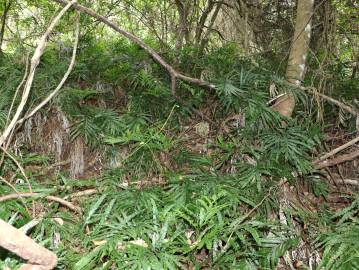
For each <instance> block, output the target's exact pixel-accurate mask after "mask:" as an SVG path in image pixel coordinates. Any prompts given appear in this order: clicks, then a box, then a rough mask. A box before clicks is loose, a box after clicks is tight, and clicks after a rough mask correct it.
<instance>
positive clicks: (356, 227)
mask: <svg viewBox="0 0 359 270" xmlns="http://www.w3.org/2000/svg"><path fill="white" fill-rule="evenodd" d="M358 214H359V200H358V198H355V199H354V201H353V202H352V204H351V205H350V206H348V207H346V208H344V209H342V210H340V211H339V212H338V213H335V214H333V215H331V217H330V219H329V220H328V224H327V225H326V226H325V227H324V228H321V233H320V235H319V236H318V238H317V245H318V246H319V247H321V248H323V250H324V251H323V255H322V261H321V264H320V265H319V267H318V268H321V267H323V268H325V269H357V268H358V267H359V244H358V241H356V239H357V236H358V234H359V219H358Z"/></svg>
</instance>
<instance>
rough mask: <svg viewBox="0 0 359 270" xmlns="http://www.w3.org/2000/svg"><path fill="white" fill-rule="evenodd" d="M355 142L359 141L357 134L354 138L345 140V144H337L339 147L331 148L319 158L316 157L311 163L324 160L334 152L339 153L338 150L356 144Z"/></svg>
mask: <svg viewBox="0 0 359 270" xmlns="http://www.w3.org/2000/svg"><path fill="white" fill-rule="evenodd" d="M357 142H359V136H358V137H356V138H354V139H353V140H351V141H349V142H347V143H346V144H343V145H341V146H339V147H337V148H335V149H333V150H332V151H330V152H329V153H327V154H325V155H323V156H321V157H320V158H318V159H317V160H316V161H314V162H313V163H314V164H318V163H320V162H321V161H323V160H326V159H328V158H330V157H331V156H334V155H335V154H336V153H339V152H340V151H342V150H344V149H346V148H348V147H349V146H352V145H354V144H356V143H357Z"/></svg>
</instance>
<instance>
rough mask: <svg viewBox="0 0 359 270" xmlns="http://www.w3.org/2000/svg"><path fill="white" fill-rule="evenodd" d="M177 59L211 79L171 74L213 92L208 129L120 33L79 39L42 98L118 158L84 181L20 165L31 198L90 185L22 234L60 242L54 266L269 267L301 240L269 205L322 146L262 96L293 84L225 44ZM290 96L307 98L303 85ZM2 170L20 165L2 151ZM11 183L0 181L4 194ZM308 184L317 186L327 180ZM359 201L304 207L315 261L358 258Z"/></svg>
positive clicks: (77, 131) (3, 107)
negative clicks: (63, 81)
mask: <svg viewBox="0 0 359 270" xmlns="http://www.w3.org/2000/svg"><path fill="white" fill-rule="evenodd" d="M8 57H9V59H3V60H2V61H3V62H4V64H2V66H1V77H2V79H5V78H6V80H5V81H4V83H3V84H1V91H0V128H2V127H4V125H5V123H6V118H7V111H8V109H9V107H10V104H11V101H12V97H13V95H14V93H15V88H16V85H17V84H18V82H19V81H20V80H21V76H22V68H21V67H20V66H12V65H10V63H13V59H12V58H11V57H16V56H8ZM60 58H61V55H60V54H59V53H58V52H56V51H54V52H52V54H51V52H49V53H48V54H47V55H45V58H44V60H42V63H41V65H40V66H39V70H38V72H37V82H38V83H35V84H34V88H33V94H32V96H31V102H30V105H29V107H32V106H34V104H36V103H37V102H38V101H39V100H40V99H41V98H43V97H44V96H45V95H46V93H48V91H47V89H52V88H53V86H54V85H55V84H56V82H57V81H58V79H59V74H62V73H63V71H64V69H65V68H66V63H65V62H66V61H65V62H62V64H61V65H58V67H57V68H56V69H53V68H51V69H50V68H48V66H47V65H48V64H51V63H53V62H54V61H55V62H56V61H57V60H59V59H60ZM61 59H62V58H61ZM223 59H227V61H222V60H223ZM169 60H170V59H169ZM181 61H182V62H181V63H182V64H183V65H184V66H186V65H191V66H193V67H194V69H195V70H196V72H197V71H198V70H199V71H200V72H202V74H204V75H203V76H205V77H206V79H207V80H209V81H211V82H213V83H215V84H216V86H217V87H216V92H212V93H209V92H208V91H206V90H204V89H202V88H199V87H195V86H192V85H188V84H185V83H179V89H178V93H179V94H180V95H181V96H182V97H183V98H184V99H185V100H186V102H188V106H189V107H194V108H201V106H202V105H203V103H205V102H206V101H208V100H210V101H211V102H213V104H214V107H216V106H218V107H220V108H221V109H217V110H216V109H214V110H211V111H207V113H211V114H212V115H211V117H212V118H213V119H215V121H217V122H218V123H223V125H225V127H224V126H223V125H222V128H221V129H220V130H219V131H218V132H217V133H215V132H213V131H212V130H209V131H208V132H205V133H204V134H198V132H195V131H194V130H195V128H194V127H193V126H195V124H194V122H196V123H198V122H200V123H202V122H203V121H200V120H198V121H194V119H195V118H196V116H195V115H192V116H191V117H189V116H190V114H191V110H189V109H188V107H187V108H186V107H184V106H179V105H178V104H177V103H176V101H175V100H174V99H173V97H172V96H171V95H170V91H169V78H168V76H167V75H166V73H165V72H164V71H163V70H161V69H160V68H159V67H158V65H156V64H154V63H153V61H152V60H151V59H149V58H148V57H147V56H146V54H144V53H143V52H142V51H141V50H139V48H138V47H137V46H134V45H130V44H127V43H126V42H124V41H122V40H119V41H116V42H114V43H113V44H110V45H106V46H105V44H104V43H101V42H96V43H93V44H91V43H90V45H89V46H88V47H86V48H85V49H83V50H82V51H81V52H80V55H79V58H78V63H77V64H76V68H75V70H74V72H73V74H72V75H71V78H70V80H69V82H68V84H67V86H66V87H65V88H64V89H62V91H61V93H60V95H59V96H58V97H56V99H54V100H53V101H52V104H51V105H52V106H57V107H59V108H61V110H62V111H63V112H64V113H65V114H66V116H67V117H68V118H69V119H70V121H71V123H72V124H71V127H70V128H71V132H70V135H71V140H75V139H76V138H79V137H80V138H83V139H84V141H85V143H86V145H87V146H88V147H90V148H91V149H92V150H98V149H101V150H104V151H105V153H106V154H107V157H108V159H109V160H110V159H111V160H112V159H116V158H119V159H120V162H116V164H117V165H116V166H113V164H112V165H111V162H108V163H107V164H106V170H105V171H104V172H103V173H102V174H101V175H99V176H98V177H96V178H90V179H82V180H79V179H71V178H70V177H69V176H68V175H67V174H66V172H60V173H59V174H58V175H56V176H54V179H47V180H45V181H42V182H39V181H38V180H37V179H36V176H34V175H31V172H30V171H28V172H27V173H28V174H29V178H30V182H31V185H32V188H33V191H34V192H38V193H39V194H41V195H39V196H40V197H41V196H45V195H47V194H56V195H57V196H60V197H63V196H65V195H68V194H71V193H73V192H76V191H78V190H85V189H87V188H96V189H97V191H98V193H97V194H96V195H92V196H91V197H84V198H79V199H78V201H77V203H78V204H79V205H80V206H81V207H83V209H84V213H83V215H81V216H79V215H74V214H72V213H71V212H69V211H67V210H64V209H63V208H62V207H60V206H59V205H57V204H55V203H52V204H51V205H48V206H47V207H46V211H43V213H44V214H43V216H42V217H41V220H40V223H39V224H38V225H37V226H36V227H35V228H33V230H32V231H31V236H32V238H34V239H35V240H36V241H37V242H39V243H41V244H43V245H44V246H46V247H48V248H50V249H51V250H54V251H55V252H56V254H57V255H58V257H59V264H58V269H79V270H80V269H156V270H157V269H204V268H207V269H208V268H211V269H275V268H276V266H277V265H278V262H279V261H280V259H281V258H282V256H283V255H284V254H285V252H286V251H288V250H291V249H294V248H296V247H297V246H298V244H299V239H300V235H298V234H297V232H296V231H295V230H294V229H293V227H292V226H290V223H289V222H288V225H286V224H283V223H281V222H279V220H278V219H277V218H273V213H277V212H278V208H279V206H278V205H279V199H280V196H281V195H280V190H281V183H282V182H281V180H283V179H287V180H288V181H289V183H293V182H294V181H295V177H296V178H298V177H299V178H300V179H301V180H302V181H306V184H308V185H310V186H313V189H316V190H318V183H316V182H315V181H312V180H311V179H314V178H313V177H312V176H313V173H314V171H313V168H312V165H311V156H312V152H313V150H315V148H316V147H319V144H320V141H321V138H322V131H321V127H320V126H319V125H317V124H313V121H310V119H305V118H303V117H301V116H300V115H298V117H296V118H294V119H291V120H290V119H285V118H282V117H280V116H279V114H277V113H274V112H273V111H272V110H271V109H270V108H269V107H268V106H267V105H266V101H267V100H269V99H270V98H271V97H270V95H269V91H268V90H269V87H270V85H271V84H276V86H277V90H278V91H291V89H287V87H286V86H285V85H284V84H283V83H282V80H281V79H280V78H277V77H275V76H273V75H272V74H271V73H270V72H264V71H263V69H260V68H259V67H257V66H254V65H251V64H250V63H248V62H246V61H244V60H242V59H240V58H238V57H236V56H235V55H234V50H233V48H232V47H231V46H229V47H228V48H222V49H220V50H216V51H213V52H211V53H209V55H208V56H207V57H203V58H202V59H199V60H198V62H196V60H194V59H182V60H181ZM53 66H54V65H53V64H51V67H53ZM43 82H46V84H43ZM84 82H85V83H84ZM116 85H121V87H122V88H123V89H125V90H124V91H125V93H126V96H127V97H126V99H127V100H126V105H125V108H119V107H118V106H116V103H115V96H114V94H113V87H114V86H116ZM296 98H297V99H298V101H303V100H304V98H305V95H304V94H303V93H299V95H298V94H297V96H296ZM18 101H19V100H18V99H16V100H15V104H17V102H18ZM299 106H301V108H302V109H303V110H304V109H305V106H302V105H299ZM41 113H42V114H44V115H46V114H48V110H46V109H45V110H43V111H42V112H41ZM308 117H310V116H309V115H308ZM226 119H230V120H229V121H227V120H226ZM283 123H285V125H284V124H283ZM188 134H189V135H188ZM193 145H195V146H196V147H197V148H196V149H195V150H194V148H193V147H192V146H193ZM198 146H199V148H198ZM22 151H23V152H24V154H23V156H22V157H21V156H19V157H18V161H19V162H21V163H22V164H23V165H24V166H26V165H27V164H33V163H35V164H41V165H42V166H45V165H47V164H48V163H49V162H50V161H51V158H50V157H43V156H41V155H40V153H39V154H38V155H36V154H35V155H34V154H31V155H30V153H29V152H27V150H25V149H22ZM123 153H124V154H123ZM119 156H120V157H119ZM11 171H16V166H15V165H14V164H13V163H12V161H11V160H5V162H4V164H3V166H2V167H1V168H0V173H1V174H2V175H7V174H9V172H11ZM16 179H18V180H16V181H17V182H16V188H17V191H18V192H26V191H27V188H28V187H27V185H26V183H25V182H24V181H23V180H22V176H21V174H20V173H17V174H16ZM10 192H13V191H12V190H11V189H10V188H9V187H8V186H6V185H0V193H10ZM316 195H318V196H321V195H325V188H322V189H321V190H319V191H318V192H317V194H316ZM36 200H39V201H41V202H43V199H36ZM30 201H31V200H29V199H26V200H24V201H22V200H19V201H9V202H5V203H2V204H1V205H0V217H1V218H2V219H4V220H6V221H8V222H9V223H11V224H14V225H15V226H16V227H21V226H23V225H25V224H26V223H27V222H29V221H30V220H31V217H30V216H29V213H28V212H27V210H26V208H25V207H24V203H25V205H27V206H29V205H30V204H29V202H30ZM358 205H359V204H358V201H357V200H354V202H353V204H352V205H351V206H349V207H348V208H345V209H343V210H342V211H341V212H339V213H337V214H333V213H330V212H329V211H327V210H323V211H322V212H319V213H318V214H317V215H316V217H315V218H312V219H311V220H316V222H313V223H312V224H311V226H310V228H311V230H312V238H311V239H309V240H310V241H313V242H314V241H315V243H316V245H317V247H318V248H319V249H320V250H322V251H323V260H322V262H321V265H319V266H318V269H321V267H322V268H324V269H354V268H357V267H358V265H359V261H358V260H359V254H358V250H359V246H358V244H357V242H356V241H355V239H356V236H357V235H358V233H359V224H358V220H357V219H358V217H357V214H358V211H359V207H358ZM44 207H45V206H44ZM292 214H293V215H297V216H296V218H297V219H298V220H305V219H306V216H305V215H301V214H298V213H287V216H288V217H289V216H291V215H292ZM318 220H319V221H318ZM349 251H350V252H349ZM347 252H349V253H350V254H349V255H348V256H344V253H347ZM333 254H334V255H333ZM0 258H1V259H0V268H4V267H5V266H10V267H15V266H16V265H17V264H18V263H19V261H18V259H17V258H15V257H9V255H8V254H7V253H6V252H5V251H1V257H0Z"/></svg>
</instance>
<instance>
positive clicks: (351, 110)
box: [292, 86, 359, 116]
mask: <svg viewBox="0 0 359 270" xmlns="http://www.w3.org/2000/svg"><path fill="white" fill-rule="evenodd" d="M292 87H293V86H292ZM296 88H299V89H300V90H303V91H305V92H309V93H311V94H313V95H318V96H319V97H321V98H322V99H324V100H326V101H328V102H329V103H332V104H334V105H336V106H338V107H339V108H341V109H343V110H344V111H347V112H348V113H350V114H352V115H354V116H359V111H357V110H355V109H354V108H352V107H350V106H348V105H346V104H344V103H343V102H340V101H339V100H336V99H334V98H332V97H329V96H327V95H324V94H322V93H319V92H318V90H317V89H316V88H314V87H303V86H296Z"/></svg>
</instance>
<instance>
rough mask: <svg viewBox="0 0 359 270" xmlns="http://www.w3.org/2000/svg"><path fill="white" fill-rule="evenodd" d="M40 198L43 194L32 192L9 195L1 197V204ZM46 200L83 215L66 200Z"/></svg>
mask: <svg viewBox="0 0 359 270" xmlns="http://www.w3.org/2000/svg"><path fill="white" fill-rule="evenodd" d="M38 196H40V197H41V193H34V192H32V193H17V194H9V195H5V196H2V197H0V202H5V201H9V200H14V199H19V198H33V197H38ZM44 198H45V199H46V200H48V201H53V202H58V203H59V204H62V205H63V206H66V207H67V208H69V209H70V210H72V211H74V212H77V213H80V214H81V213H82V210H81V208H80V207H78V206H75V205H74V204H72V203H70V202H68V201H66V200H64V199H61V198H59V197H56V196H51V195H48V196H45V197H44Z"/></svg>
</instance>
